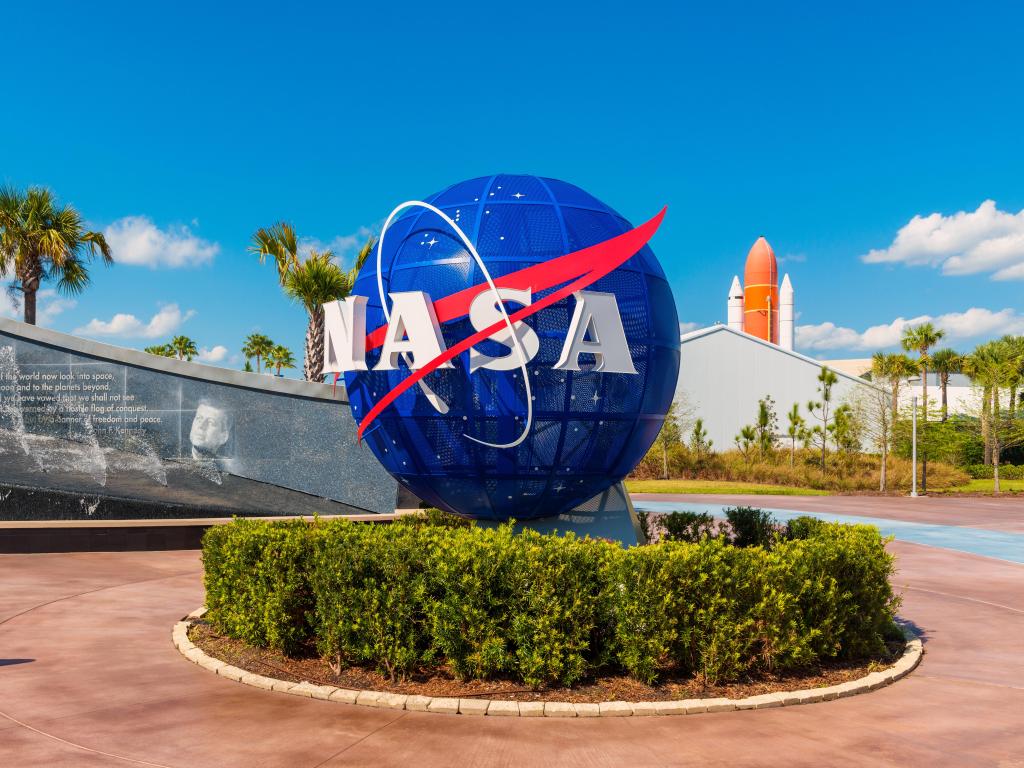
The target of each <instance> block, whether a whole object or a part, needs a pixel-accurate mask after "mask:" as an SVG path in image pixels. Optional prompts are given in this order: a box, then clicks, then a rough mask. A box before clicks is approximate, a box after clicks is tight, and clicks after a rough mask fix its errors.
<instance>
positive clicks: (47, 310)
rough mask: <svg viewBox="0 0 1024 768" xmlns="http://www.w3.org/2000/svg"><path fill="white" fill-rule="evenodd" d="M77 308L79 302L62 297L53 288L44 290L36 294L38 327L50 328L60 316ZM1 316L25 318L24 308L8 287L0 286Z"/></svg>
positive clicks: (17, 318) (16, 318)
mask: <svg viewBox="0 0 1024 768" xmlns="http://www.w3.org/2000/svg"><path fill="white" fill-rule="evenodd" d="M77 306H78V302H77V301H75V300H74V299H68V298H65V297H63V296H61V295H60V294H58V293H57V291H55V290H54V289H53V288H44V289H43V290H41V291H39V293H37V294H36V325H41V326H43V327H47V328H48V327H49V326H51V325H53V321H54V320H56V319H57V316H58V315H60V314H61V313H63V312H66V311H67V310H69V309H74V308H75V307H77ZM0 315H2V316H4V317H13V318H14V319H15V320H21V319H22V318H23V317H24V316H25V310H24V307H23V306H22V304H21V303H20V302H19V301H16V300H15V298H14V297H13V296H11V293H10V292H9V291H8V290H7V287H6V286H0Z"/></svg>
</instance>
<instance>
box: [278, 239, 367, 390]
mask: <svg viewBox="0 0 1024 768" xmlns="http://www.w3.org/2000/svg"><path fill="white" fill-rule="evenodd" d="M352 283H353V281H352V280H350V279H349V275H348V274H347V273H346V272H343V271H342V269H341V267H339V266H338V264H337V262H336V261H335V260H334V254H333V253H331V252H330V251H312V252H311V253H310V254H309V258H307V259H306V260H305V261H303V262H301V263H299V264H298V265H297V266H294V267H292V269H291V270H289V272H288V274H287V275H285V279H284V292H285V293H286V294H287V295H288V296H290V297H291V298H292V299H294V300H296V301H298V302H299V303H301V304H302V306H304V307H305V308H306V312H307V313H308V315H309V322H308V323H307V325H306V359H305V365H304V370H303V373H304V375H305V378H306V381H323V373H322V371H323V368H324V309H323V305H324V304H326V303H327V302H329V301H334V300H335V299H342V298H344V297H345V296H348V294H349V293H350V292H351V291H352Z"/></svg>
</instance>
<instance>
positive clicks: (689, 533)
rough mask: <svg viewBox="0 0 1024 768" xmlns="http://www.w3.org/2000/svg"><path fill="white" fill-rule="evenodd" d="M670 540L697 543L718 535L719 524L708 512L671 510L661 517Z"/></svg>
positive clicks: (666, 537) (665, 535)
mask: <svg viewBox="0 0 1024 768" xmlns="http://www.w3.org/2000/svg"><path fill="white" fill-rule="evenodd" d="M661 526H662V528H663V529H664V532H665V533H664V538H665V539H667V540H668V541H689V542H691V543H696V542H698V541H703V540H704V539H710V538H713V537H715V536H717V535H718V525H717V524H716V523H715V519H714V518H713V517H712V516H711V515H709V514H708V513H707V512H685V511H684V512H671V513H669V514H667V515H664V516H663V517H662V518H661Z"/></svg>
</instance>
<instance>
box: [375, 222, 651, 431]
mask: <svg viewBox="0 0 1024 768" xmlns="http://www.w3.org/2000/svg"><path fill="white" fill-rule="evenodd" d="M666 210H667V207H666V208H662V209H661V211H659V212H658V214H657V215H656V216H654V217H653V218H652V219H650V220H649V221H647V222H645V223H643V224H641V225H640V226H639V227H636V228H635V229H631V230H630V231H629V232H623V233H622V234H621V235H616V236H615V237H613V238H611V239H609V240H605V241H604V242H603V243H598V244H597V245H591V246H589V247H587V248H582V249H580V250H578V251H573V252H572V253H567V254H565V255H564V256H559V257H558V258H556V259H552V260H551V261H546V262H544V263H543V264H536V265H534V266H532V267H527V268H526V269H521V270H519V271H518V272H512V273H511V274H508V275H505V276H503V277H499V278H497V279H495V281H494V284H495V285H496V286H497V287H498V288H518V289H520V290H524V289H527V288H530V289H532V290H534V291H542V290H544V289H546V288H550V287H551V286H553V285H558V284H559V283H564V282H565V281H566V280H572V282H571V283H569V284H568V285H565V286H563V287H562V288H559V289H558V290H557V291H554V292H552V293H549V294H548V295H547V296H545V297H544V298H543V299H540V300H539V301H537V302H536V303H534V304H531V305H530V306H528V307H523V308H522V309H520V310H518V311H517V312H514V313H513V314H511V315H509V320H511V321H512V322H513V323H516V322H518V321H520V320H523V319H524V318H527V317H529V316H530V315H532V314H535V313H537V312H540V310H542V309H544V308H545V307H549V306H551V305H552V304H554V303H556V302H559V301H561V300H562V299H564V298H566V297H567V296H570V295H572V294H573V293H574V292H576V291H579V290H582V289H584V288H586V287H587V286H588V285H590V284H591V283H593V282H596V281H597V280H600V279H601V278H602V277H604V276H605V275H607V274H608V273H609V272H611V271H612V270H614V269H616V268H617V267H619V266H621V265H622V264H625V263H626V262H627V261H629V259H630V258H632V257H633V255H634V254H636V253H637V251H639V250H640V249H641V248H643V247H644V246H645V245H646V244H647V241H649V240H650V239H651V237H653V236H654V233H655V232H656V231H657V230H658V227H659V226H660V225H661V222H662V219H664V218H665V211H666ZM573 278H576V279H575V280H573ZM486 289H489V286H488V285H487V283H480V284H478V285H474V286H472V287H471V288H466V289H465V290H462V291H459V292H458V293H453V294H452V295H451V296H446V297H445V298H443V299H438V300H437V301H435V302H434V312H435V313H436V314H437V320H438V322H439V323H445V322H447V321H449V320H455V319H456V318H459V317H462V316H463V315H466V314H468V312H469V305H470V303H472V301H473V299H474V298H476V296H477V295H479V293H480V291H482V290H486ZM505 327H506V326H505V319H504V318H502V319H501V320H498V321H497V322H495V323H493V324H491V325H489V326H487V327H486V328H484V329H483V330H481V331H477V332H476V333H474V334H472V335H471V336H467V337H466V338H465V339H463V340H462V341H460V342H459V343H458V344H455V345H454V346H451V347H449V348H448V349H447V350H445V351H444V352H442V353H441V354H440V355H438V356H437V357H435V358H434V359H433V360H431V361H430V362H428V363H427V364H426V365H424V366H423V367H422V368H419V369H417V370H415V371H410V373H409V375H408V376H407V377H406V378H404V379H402V381H401V382H400V383H399V384H398V385H397V386H396V387H395V388H394V389H392V390H391V391H389V392H388V393H386V394H385V395H384V397H382V398H381V399H380V400H378V401H377V403H375V404H374V406H373V408H371V409H370V411H369V413H367V414H366V416H364V417H363V420H362V421H361V422H359V433H358V439H359V440H362V439H363V432H365V431H366V428H367V427H368V426H370V424H372V423H373V422H374V420H375V419H376V418H377V416H379V415H380V413H381V411H383V410H384V409H385V408H387V407H388V406H389V405H391V403H393V402H394V401H395V400H396V399H397V398H398V396H399V395H401V394H402V393H403V392H405V391H406V390H407V389H409V388H410V387H411V386H413V385H414V384H415V383H416V382H418V381H419V380H420V379H422V378H423V377H424V376H426V375H427V374H428V373H430V372H431V371H434V370H436V369H437V368H438V367H439V366H441V365H443V364H444V363H446V362H448V361H449V360H451V359H452V358H454V357H457V356H458V355H460V354H462V353H463V352H465V351H466V350H467V349H469V348H470V347H472V346H473V345H475V344H478V343H479V342H481V341H483V340H484V339H487V338H488V337H490V336H491V335H492V334H494V333H496V332H497V331H500V330H501V329H502V328H505ZM386 331H387V326H381V327H380V328H377V329H376V330H375V331H373V332H372V333H369V334H367V336H366V348H367V349H374V348H376V347H379V346H380V345H381V344H382V343H383V339H384V335H385V332H386Z"/></svg>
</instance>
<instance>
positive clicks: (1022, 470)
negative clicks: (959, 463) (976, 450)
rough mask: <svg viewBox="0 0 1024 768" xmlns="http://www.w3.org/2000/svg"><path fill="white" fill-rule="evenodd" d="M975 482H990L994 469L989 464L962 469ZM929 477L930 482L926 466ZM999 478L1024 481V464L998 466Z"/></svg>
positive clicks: (972, 465)
mask: <svg viewBox="0 0 1024 768" xmlns="http://www.w3.org/2000/svg"><path fill="white" fill-rule="evenodd" d="M964 471H966V472H967V474H968V475H970V476H971V477H972V478H973V479H975V480H992V479H994V478H995V476H996V470H995V467H994V466H992V465H991V464H971V465H970V466H968V467H965V468H964ZM928 472H929V476H928V479H929V481H931V465H930V464H929V465H928ZM999 477H1000V479H1002V480H1024V464H1020V465H1018V464H1000V465H999Z"/></svg>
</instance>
